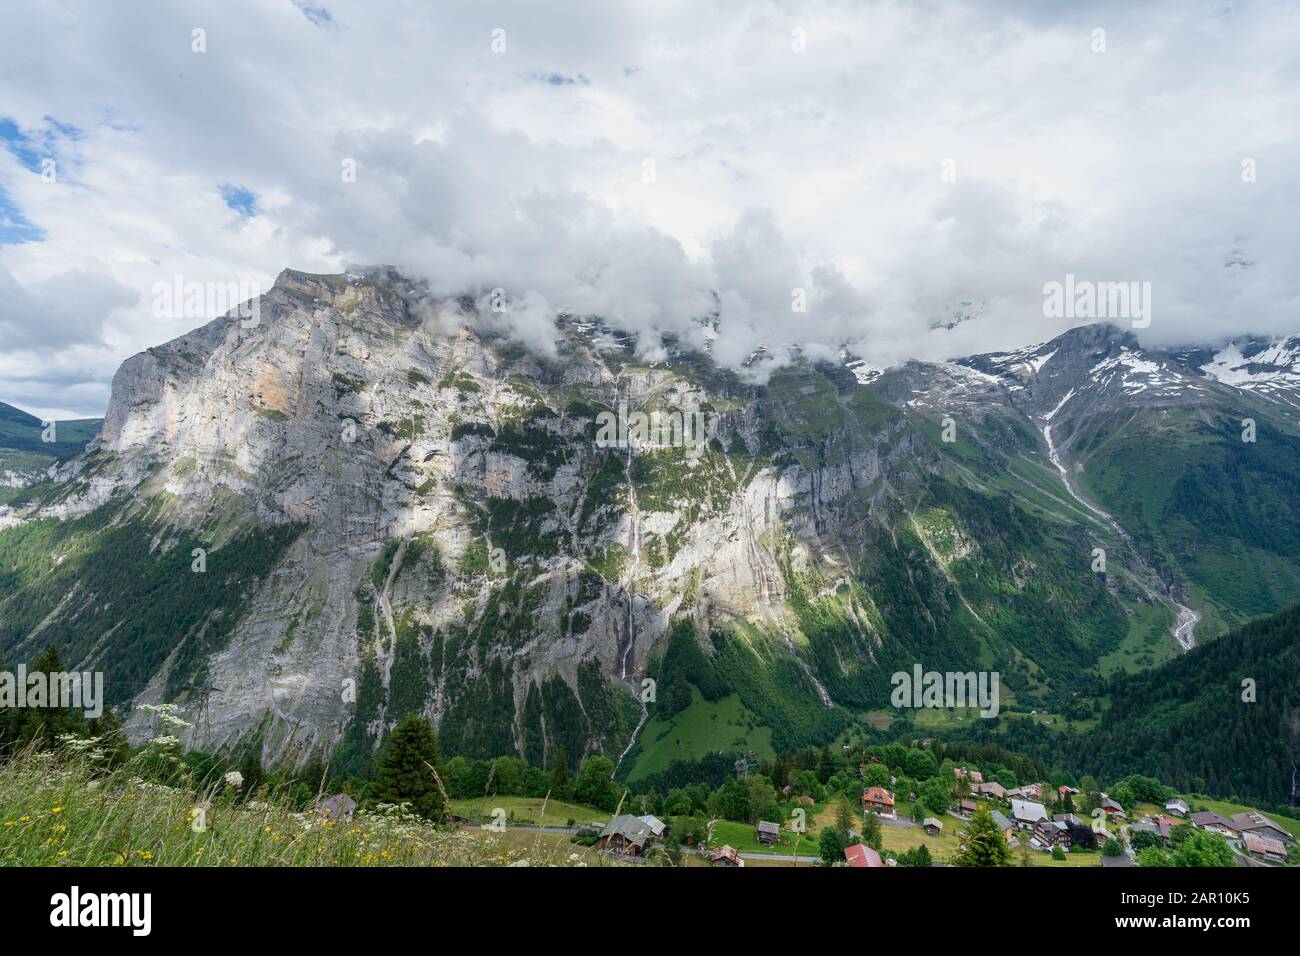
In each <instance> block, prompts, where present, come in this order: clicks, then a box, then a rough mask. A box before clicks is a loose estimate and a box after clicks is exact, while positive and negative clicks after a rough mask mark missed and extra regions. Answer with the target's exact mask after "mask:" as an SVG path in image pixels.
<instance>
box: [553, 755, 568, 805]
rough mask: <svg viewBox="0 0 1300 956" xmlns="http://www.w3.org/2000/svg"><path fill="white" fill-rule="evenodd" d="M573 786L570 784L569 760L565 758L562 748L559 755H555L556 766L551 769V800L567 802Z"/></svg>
mask: <svg viewBox="0 0 1300 956" xmlns="http://www.w3.org/2000/svg"><path fill="white" fill-rule="evenodd" d="M571 788H572V784H571V783H570V782H569V766H568V758H567V757H566V756H565V750H564V748H563V747H561V748H560V750H559V753H557V754H556V755H555V766H554V767H553V768H552V769H551V784H550V789H551V799H553V800H567V799H569V791H570V789H571Z"/></svg>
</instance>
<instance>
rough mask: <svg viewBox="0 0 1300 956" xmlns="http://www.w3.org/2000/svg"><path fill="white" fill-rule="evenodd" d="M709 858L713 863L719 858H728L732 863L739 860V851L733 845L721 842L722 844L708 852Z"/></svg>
mask: <svg viewBox="0 0 1300 956" xmlns="http://www.w3.org/2000/svg"><path fill="white" fill-rule="evenodd" d="M709 859H710V860H711V861H712V862H714V863H717V862H718V861H719V860H730V861H731V862H732V863H740V862H741V859H740V852H739V851H738V850H737V849H736V848H735V847H733V846H728V845H727V844H726V843H724V844H722V846H720V847H718V848H717V849H716V850H714V851H713V852H712V853H710V854H709Z"/></svg>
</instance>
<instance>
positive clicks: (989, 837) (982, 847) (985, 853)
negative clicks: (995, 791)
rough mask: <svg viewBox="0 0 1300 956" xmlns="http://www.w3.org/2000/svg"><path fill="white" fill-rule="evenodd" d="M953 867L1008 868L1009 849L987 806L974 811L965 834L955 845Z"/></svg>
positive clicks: (1009, 863) (1009, 860) (1009, 862)
mask: <svg viewBox="0 0 1300 956" xmlns="http://www.w3.org/2000/svg"><path fill="white" fill-rule="evenodd" d="M953 865H954V866H1010V865H1011V847H1009V846H1007V841H1006V840H1004V839H1003V838H1002V831H1001V830H999V829H998V825H997V824H996V823H994V822H993V813H992V811H990V810H989V808H988V807H987V806H982V807H980V808H979V809H978V810H976V811H975V815H974V816H973V817H971V821H970V823H968V824H967V825H966V833H965V834H964V835H963V836H962V837H961V839H960V842H959V843H958V845H957V853H956V855H955V856H954V857H953Z"/></svg>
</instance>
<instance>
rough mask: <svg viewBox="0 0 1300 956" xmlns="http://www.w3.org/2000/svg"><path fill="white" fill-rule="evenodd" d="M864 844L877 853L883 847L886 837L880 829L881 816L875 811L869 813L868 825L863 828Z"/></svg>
mask: <svg viewBox="0 0 1300 956" xmlns="http://www.w3.org/2000/svg"><path fill="white" fill-rule="evenodd" d="M862 842H863V843H865V844H866V845H867V846H869V847H871V849H873V850H877V851H879V850H880V849H881V848H882V846H883V842H884V835H883V833H882V832H881V829H880V815H879V814H878V813H876V811H874V810H869V811H868V812H867V817H866V823H865V824H864V825H863V827H862Z"/></svg>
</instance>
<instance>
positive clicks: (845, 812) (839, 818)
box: [835, 797, 866, 833]
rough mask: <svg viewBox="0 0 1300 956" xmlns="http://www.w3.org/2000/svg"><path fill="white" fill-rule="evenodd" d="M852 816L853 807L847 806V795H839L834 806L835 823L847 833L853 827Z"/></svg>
mask: <svg viewBox="0 0 1300 956" xmlns="http://www.w3.org/2000/svg"><path fill="white" fill-rule="evenodd" d="M853 817H854V813H853V808H852V807H850V806H849V800H848V797H841V798H840V801H839V804H838V805H837V806H836V808H835V825H836V826H837V827H839V828H840V829H841V830H843V831H844V832H845V833H847V832H848V831H850V830H852V829H853ZM863 832H866V831H863Z"/></svg>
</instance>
